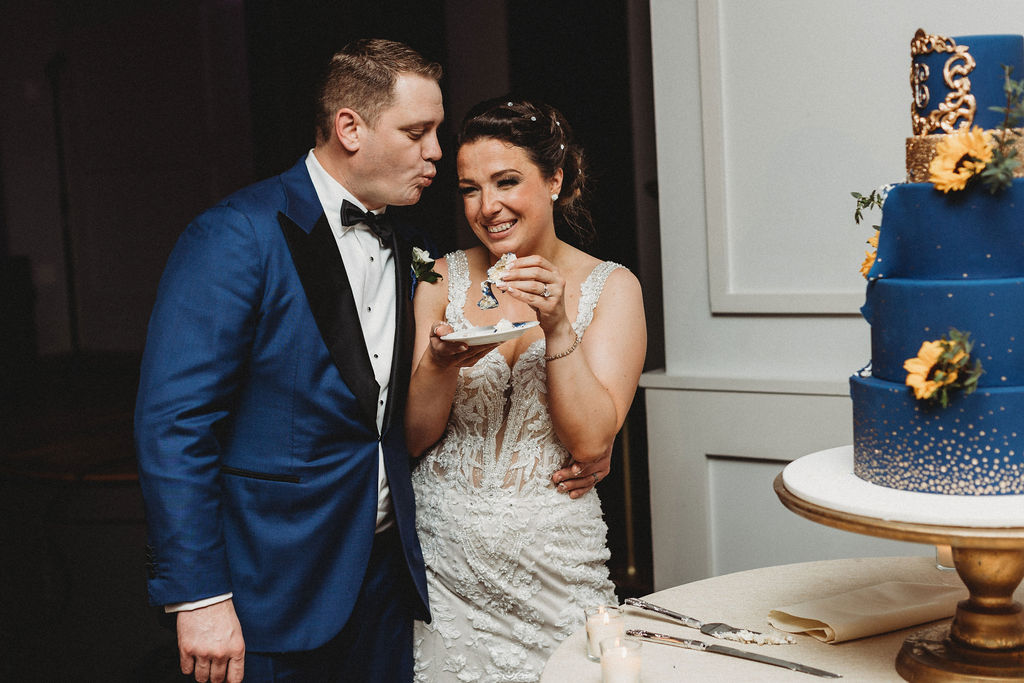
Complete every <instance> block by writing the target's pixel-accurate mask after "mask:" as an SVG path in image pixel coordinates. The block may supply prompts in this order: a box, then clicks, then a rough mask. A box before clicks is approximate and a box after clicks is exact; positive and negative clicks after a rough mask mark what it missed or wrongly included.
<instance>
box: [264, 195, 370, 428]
mask: <svg viewBox="0 0 1024 683" xmlns="http://www.w3.org/2000/svg"><path fill="white" fill-rule="evenodd" d="M278 221H279V222H280V224H281V230H282V231H283V232H284V238H285V241H286V242H288V249H289V250H290V251H291V253H292V261H293V262H294V263H295V270H297V271H298V273H299V280H301V282H302V288H303V289H304V290H305V292H306V299H307V300H308V301H309V307H310V309H311V310H312V311H313V319H314V320H316V326H317V328H318V329H319V330H320V336H322V337H323V339H324V343H325V344H326V345H327V349H328V350H329V351H330V353H331V360H333V361H334V364H335V365H336V366H337V368H338V371H339V372H340V373H341V377H342V379H344V380H345V383H346V384H347V385H348V386H349V388H350V389H351V390H352V393H354V394H355V396H356V400H357V401H358V402H359V407H360V409H361V410H362V411H363V414H364V415H365V416H366V417H367V418H368V419H369V421H370V422H371V423H374V424H375V423H376V421H377V397H378V396H379V395H380V387H378V386H377V380H376V379H375V378H374V376H373V367H372V366H371V365H370V357H369V354H368V353H367V351H366V341H365V340H364V339H363V328H362V326H361V325H360V324H359V312H358V311H356V302H355V299H354V298H353V297H352V287H351V285H349V282H348V274H347V273H346V272H345V263H344V261H342V259H341V253H339V252H338V243H337V241H336V240H335V239H334V234H333V233H332V232H331V226H330V225H329V224H328V223H327V218H326V217H325V216H323V215H321V216H320V220H318V221H317V223H316V225H315V226H313V229H312V230H311V231H310V232H308V233H307V232H306V231H305V230H303V229H302V228H300V227H299V226H298V225H296V224H295V223H294V222H292V220H291V219H290V218H288V217H287V216H285V215H284V214H283V213H279V214H278Z"/></svg>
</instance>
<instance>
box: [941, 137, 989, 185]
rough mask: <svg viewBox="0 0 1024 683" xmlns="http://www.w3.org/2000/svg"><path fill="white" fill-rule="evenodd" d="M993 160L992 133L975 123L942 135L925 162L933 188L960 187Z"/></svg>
mask: <svg viewBox="0 0 1024 683" xmlns="http://www.w3.org/2000/svg"><path fill="white" fill-rule="evenodd" d="M990 161H992V134H991V133H988V132H986V131H984V130H982V129H981V128H980V127H978V126H975V127H974V128H972V129H970V130H960V131H958V132H956V133H950V134H949V135H946V136H945V137H943V138H942V140H940V141H939V143H938V144H937V145H936V146H935V158H934V159H932V161H931V163H930V164H929V165H928V181H929V182H931V183H932V184H934V185H935V189H936V190H942V191H943V192H949V191H950V190H962V189H964V187H966V186H967V181H968V180H970V179H971V178H972V177H973V176H975V175H976V174H978V173H981V171H982V170H983V169H984V168H985V165H986V164H987V163H988V162H990Z"/></svg>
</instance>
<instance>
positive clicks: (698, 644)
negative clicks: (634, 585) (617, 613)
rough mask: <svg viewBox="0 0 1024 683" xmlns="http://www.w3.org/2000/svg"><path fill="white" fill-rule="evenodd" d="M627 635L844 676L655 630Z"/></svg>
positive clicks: (639, 630)
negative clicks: (655, 631)
mask: <svg viewBox="0 0 1024 683" xmlns="http://www.w3.org/2000/svg"><path fill="white" fill-rule="evenodd" d="M626 635H627V636H633V637H634V638H640V639H641V640H647V641H650V642H652V643H662V644H663V645H674V646H676V647H684V648H686V649H688V650H697V651H699V652H711V653H713V654H716V655H727V656H729V657H737V658H739V659H749V660H750V661H752V662H760V663H762V664H771V665H772V666H781V667H782V668H783V669H789V670H790V671H799V672H800V673H804V674H811V675H812V676H820V677H821V678H842V676H840V675H839V674H834V673H832V672H831V671H825V670H823V669H815V668H814V667H813V666H807V665H806V664H798V663H797V662H790V661H787V660H785V659H778V658H776V657H769V656H767V655H762V654H758V653H757V652H747V651H746V650H739V649H737V648H735V647H727V646H725V645H713V644H711V643H705V642H704V641H703V640H690V639H688V638H676V637H674V636H667V635H665V634H663V633H654V632H653V631H644V630H642V629H635V628H631V629H629V630H627V631H626Z"/></svg>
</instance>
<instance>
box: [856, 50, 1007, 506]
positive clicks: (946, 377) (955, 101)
mask: <svg viewBox="0 0 1024 683" xmlns="http://www.w3.org/2000/svg"><path fill="white" fill-rule="evenodd" d="M911 53H912V61H913V65H912V69H911V85H912V89H913V95H914V106H913V108H912V109H913V112H912V119H913V129H914V137H913V138H911V139H909V140H908V141H907V171H908V179H909V182H906V183H900V184H897V185H894V186H892V187H891V188H889V189H888V191H887V192H886V193H885V197H884V204H883V205H882V222H881V225H880V230H879V233H878V235H877V254H875V255H874V261H873V263H871V257H872V255H871V254H869V257H868V261H867V262H866V263H865V267H864V268H865V270H866V271H867V273H866V277H867V279H868V284H867V296H866V301H865V304H864V307H863V308H862V309H861V311H862V313H863V315H864V317H865V319H866V320H867V321H868V323H869V324H870V325H871V364H870V370H867V369H866V370H864V371H861V372H860V373H858V374H856V375H854V376H853V377H852V378H851V379H850V392H851V397H852V399H853V431H854V472H855V474H856V475H857V476H858V477H860V478H861V479H864V480H866V481H869V482H872V483H874V484H878V485H881V486H887V487H890V488H895V489H904V490H910V491H925V492H931V493H941V494H956V495H998V494H1022V493H1024V345H1018V344H1017V341H1024V179H1021V178H1019V177H1011V175H1018V176H1019V175H1020V174H1021V173H1022V172H1024V167H1018V168H1016V169H1015V170H1013V169H1011V168H1010V167H1011V166H1012V165H1013V164H1012V163H1009V164H1008V163H1006V157H1007V155H1012V153H1011V152H1010V151H1009V150H1010V149H1012V148H1013V147H1014V146H1016V145H1018V140H1017V139H1016V138H1015V136H1013V135H1012V134H1011V135H1006V131H1005V130H1004V129H1003V126H1004V121H1005V113H1004V112H998V111H993V110H992V109H991V108H993V107H996V108H998V107H1004V108H1005V107H1006V106H1007V95H1006V93H1005V89H1004V86H1005V83H1006V72H1005V71H1004V68H1003V67H1004V65H1006V66H1008V67H1012V72H1011V76H1013V77H1015V78H1024V38H1022V37H1021V36H1016V35H1014V36H1010V35H982V36H961V37H953V38H946V37H942V36H930V35H927V34H925V33H924V32H923V31H918V33H917V35H915V37H914V40H913V42H912V44H911ZM1011 123H1012V122H1011ZM1017 125H1019V124H1017ZM1004 136H1006V137H1005V138H1004ZM1001 145H1002V148H1001V149H1000V146H1001ZM1021 158H1022V159H1024V155H1021ZM1000 164H1002V166H1000ZM986 167H988V168H989V175H994V174H993V173H992V172H993V171H994V170H996V169H1000V168H1002V169H1003V170H1006V171H1007V172H1006V173H1004V176H1005V178H1004V181H1005V182H1003V183H1002V184H1001V185H1000V184H999V183H998V182H996V180H998V178H997V179H996V180H993V179H992V178H990V177H988V176H986V175H985V174H984V170H985V168H986ZM1010 171H1013V173H1012V174H1011V173H1010ZM868 266H870V268H869V269H868Z"/></svg>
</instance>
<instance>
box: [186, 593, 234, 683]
mask: <svg viewBox="0 0 1024 683" xmlns="http://www.w3.org/2000/svg"><path fill="white" fill-rule="evenodd" d="M178 657H179V658H180V660H181V673H183V674H185V675H186V676H187V675H189V674H192V673H194V674H195V679H196V681H198V682H199V683H205V682H206V681H210V683H223V682H224V681H227V682H228V683H241V681H242V675H243V674H244V673H245V641H244V640H243V639H242V626H241V624H239V623H238V616H237V615H236V614H235V605H234V603H233V602H232V601H231V599H230V598H229V599H227V600H224V601H223V602H217V603H214V604H212V605H207V606H206V607H200V608H199V609H194V610H191V611H188V612H178Z"/></svg>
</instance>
